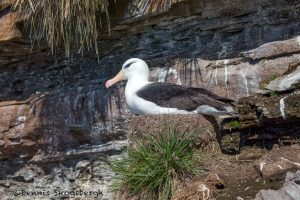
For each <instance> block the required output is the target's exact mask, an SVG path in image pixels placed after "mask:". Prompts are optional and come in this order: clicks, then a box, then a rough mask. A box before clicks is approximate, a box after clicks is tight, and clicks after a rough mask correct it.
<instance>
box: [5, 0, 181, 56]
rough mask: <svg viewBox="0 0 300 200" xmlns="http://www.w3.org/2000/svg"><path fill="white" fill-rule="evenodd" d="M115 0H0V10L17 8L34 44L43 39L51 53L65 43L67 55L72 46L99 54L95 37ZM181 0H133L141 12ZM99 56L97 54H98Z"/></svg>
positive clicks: (75, 48)
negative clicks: (141, 8) (92, 50)
mask: <svg viewBox="0 0 300 200" xmlns="http://www.w3.org/2000/svg"><path fill="white" fill-rule="evenodd" d="M116 1H117V0H0V11H1V10H2V9H5V8H7V7H10V8H12V9H13V10H16V11H18V12H20V13H22V14H21V19H22V20H24V21H25V29H26V30H27V32H28V33H29V39H30V40H31V42H32V44H33V45H40V43H41V42H44V41H46V43H47V45H48V46H49V47H50V48H51V50H52V54H53V53H54V51H55V49H60V48H61V47H64V49H65V54H66V56H67V57H70V55H71V51H72V50H77V51H78V53H82V52H83V50H90V49H94V50H95V51H96V54H97V55H98V45H97V38H98V33H99V29H100V28H102V25H103V22H102V21H103V20H104V23H105V22H106V25H107V27H108V30H109V31H110V20H109V11H108V8H109V5H110V3H113V2H116ZM179 1H182V0H147V1H144V0H136V2H134V3H135V4H142V5H143V10H142V14H147V13H152V12H158V11H161V10H164V9H166V8H167V7H169V6H170V5H172V4H173V3H177V2H179ZM98 56H99V55H98Z"/></svg>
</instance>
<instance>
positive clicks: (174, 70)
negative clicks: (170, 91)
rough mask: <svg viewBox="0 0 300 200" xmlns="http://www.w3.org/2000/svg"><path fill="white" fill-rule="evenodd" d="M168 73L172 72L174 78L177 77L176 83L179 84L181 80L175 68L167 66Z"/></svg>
mask: <svg viewBox="0 0 300 200" xmlns="http://www.w3.org/2000/svg"><path fill="white" fill-rule="evenodd" d="M168 74H173V75H174V78H175V79H177V84H178V85H181V81H180V78H179V76H178V73H177V70H176V69H173V68H169V71H168Z"/></svg>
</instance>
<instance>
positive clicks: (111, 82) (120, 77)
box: [105, 70, 125, 88]
mask: <svg viewBox="0 0 300 200" xmlns="http://www.w3.org/2000/svg"><path fill="white" fill-rule="evenodd" d="M124 79H125V74H124V71H123V70H121V71H120V72H119V73H118V74H117V75H116V76H115V77H114V78H112V79H110V80H108V81H106V83H105V87H106V88H109V87H111V86H112V85H114V84H115V83H117V82H120V81H123V80H124Z"/></svg>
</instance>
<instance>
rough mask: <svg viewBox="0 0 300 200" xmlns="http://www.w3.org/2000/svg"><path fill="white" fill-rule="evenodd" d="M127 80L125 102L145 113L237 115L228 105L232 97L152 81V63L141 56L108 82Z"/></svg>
mask: <svg viewBox="0 0 300 200" xmlns="http://www.w3.org/2000/svg"><path fill="white" fill-rule="evenodd" d="M123 80H127V83H126V87H125V99H126V104H127V106H128V108H129V110H130V111H131V112H133V113H134V114H137V115H142V114H189V113H199V114H205V115H235V114H237V113H235V112H232V111H230V110H229V109H228V108H230V107H231V106H234V104H233V103H234V101H233V100H231V99H227V98H223V97H220V96H218V95H216V94H214V93H212V92H211V91H209V90H207V89H204V88H196V87H187V86H183V85H177V84H172V83H157V82H149V67H148V65H147V64H146V62H145V61H143V60H141V59H139V58H131V59H129V60H127V61H126V62H125V63H124V64H123V66H122V69H121V70H120V72H119V73H118V74H117V75H116V76H115V77H114V78H112V79H110V80H108V81H107V82H106V83H105V86H106V88H109V87H111V86H112V85H114V84H116V83H118V82H120V81H123Z"/></svg>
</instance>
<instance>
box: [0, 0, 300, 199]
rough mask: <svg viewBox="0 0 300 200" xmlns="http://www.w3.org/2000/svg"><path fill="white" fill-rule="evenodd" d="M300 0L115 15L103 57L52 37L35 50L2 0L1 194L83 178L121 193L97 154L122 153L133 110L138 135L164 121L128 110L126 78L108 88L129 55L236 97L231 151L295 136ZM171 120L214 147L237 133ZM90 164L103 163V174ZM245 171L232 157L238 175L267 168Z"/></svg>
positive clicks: (102, 41)
mask: <svg viewBox="0 0 300 200" xmlns="http://www.w3.org/2000/svg"><path fill="white" fill-rule="evenodd" d="M299 9H300V4H299V2H298V1H288V0H279V1H278V0H277V1H261V0H257V1H252V2H250V1H245V0H238V1H224V0H213V1H211V0H210V1H208V0H207V1H183V2H181V3H179V4H174V5H173V6H172V7H171V8H170V9H169V10H168V11H166V12H163V13H160V14H154V15H152V16H151V17H147V16H146V17H140V18H134V19H130V18H129V19H125V20H122V21H121V22H118V23H117V24H116V23H115V22H113V24H114V25H113V27H112V29H111V30H112V31H111V35H110V36H107V35H105V34H104V35H101V37H100V38H99V42H98V43H99V44H98V46H99V47H101V48H100V49H99V60H98V59H97V57H96V55H95V54H94V53H93V52H85V53H84V54H83V55H80V56H79V55H77V54H74V56H73V57H72V59H71V60H68V59H65V58H64V57H63V56H62V55H63V53H62V51H60V50H58V51H57V52H56V53H55V55H54V56H53V55H51V54H50V53H49V49H48V48H46V47H43V45H38V46H36V47H34V48H32V47H31V44H30V43H29V42H28V41H26V39H20V37H21V35H22V31H20V30H18V29H17V27H18V26H16V23H19V21H18V20H17V18H16V13H12V12H10V11H9V10H8V9H5V10H1V11H0V162H1V163H0V164H1V167H3V170H2V171H1V172H0V191H1V195H2V196H0V198H1V199H15V197H14V196H13V195H14V194H13V193H12V191H13V190H16V189H18V188H24V190H25V189H26V190H29V189H30V190H35V189H37V190H40V189H42V190H47V191H48V190H49V191H50V190H51V191H53V190H54V189H60V190H67V191H69V190H71V189H72V190H73V189H76V188H77V189H78V188H80V186H81V185H82V186H84V187H85V188H90V189H91V188H92V189H93V190H94V189H97V190H101V191H102V190H103V197H105V198H108V199H110V198H112V196H111V195H112V194H111V193H109V192H108V191H107V189H106V186H107V182H105V181H106V180H107V181H108V180H109V179H110V177H111V172H109V171H105V170H106V169H107V168H105V163H103V162H102V160H101V159H98V158H97V157H98V156H100V155H101V156H103V155H111V154H116V156H117V157H118V156H119V157H121V156H122V151H121V150H122V148H123V147H125V146H126V145H127V143H126V142H127V133H128V131H127V129H128V127H127V125H128V124H129V122H128V119H131V120H133V121H132V123H131V126H132V128H133V130H135V131H133V132H131V133H130V135H131V136H132V137H137V138H138V137H140V134H141V133H143V132H145V131H148V129H150V128H151V129H152V130H153V131H154V130H156V128H158V129H159V127H154V128H153V126H154V124H155V123H154V124H153V122H155V121H156V122H160V123H161V120H159V119H158V120H157V119H154V118H152V119H150V118H151V117H150V118H149V117H148V116H145V117H141V118H135V119H133V118H129V117H131V114H130V113H128V112H127V110H126V105H125V101H124V97H123V89H124V87H123V86H124V84H123V85H122V84H120V85H119V86H118V87H114V88H112V89H110V90H107V89H105V88H104V86H103V85H104V84H103V83H104V82H105V80H107V79H108V78H110V77H112V76H113V75H114V74H115V73H116V72H117V71H119V69H120V67H121V65H122V64H123V62H124V61H125V60H127V59H128V58H130V57H139V58H142V59H144V60H146V62H147V63H148V64H149V66H150V70H151V80H152V81H159V82H174V83H177V84H183V85H191V86H197V87H205V88H207V89H210V90H212V91H213V92H215V93H217V94H219V95H221V96H224V97H228V98H232V99H235V100H237V102H239V103H238V107H239V110H240V113H241V115H240V127H238V128H236V129H237V130H235V133H236V134H237V136H238V137H239V138H240V140H239V141H238V145H237V146H238V147H237V146H234V147H231V146H230V147H228V148H229V149H235V152H239V151H240V148H243V147H245V146H251V145H254V144H255V145H257V146H260V147H262V148H265V147H266V145H265V144H271V145H270V147H268V148H269V149H270V148H272V147H274V145H275V144H276V145H277V144H282V139H285V140H284V141H285V142H287V143H288V144H297V141H298V140H297V139H299V130H300V129H299V113H300V110H299V108H300V106H299V92H298V91H297V90H298V89H299V73H298V72H299V65H300V39H299V35H300V28H299V26H300V12H299ZM23 38H25V36H24V37H23ZM269 90H271V91H273V93H272V92H271V91H269ZM173 120H174V121H173V122H172V123H174V124H176V123H177V122H178V126H179V127H183V128H184V126H186V125H188V126H189V128H196V129H198V130H199V129H201V130H204V131H203V132H201V133H203V134H200V135H199V137H200V140H199V147H201V148H203V149H210V150H213V151H215V150H216V149H218V148H219V145H220V142H221V143H224V142H225V143H226V142H227V144H230V141H231V140H232V137H229V139H228V141H226V140H224V139H222V138H219V140H218V142H219V144H218V143H214V142H213V141H214V138H216V137H217V134H216V133H215V132H216V131H215V128H214V127H213V125H211V124H210V123H209V121H208V120H207V119H206V118H204V117H202V116H193V117H191V116H184V117H178V118H177V119H176V117H175V118H174V119H173ZM176 120H177V121H176ZM144 122H146V123H144ZM147 123H148V125H146V124H147ZM134 124H136V126H133V125H134ZM156 124H157V125H159V123H156ZM229 129H230V128H229ZM227 132H230V131H227ZM220 136H222V137H223V138H224V135H220ZM268 139H269V140H268ZM274 140H276V142H274ZM258 141H259V142H258ZM266 141H271V142H270V143H268V142H266ZM262 144H263V145H262ZM234 145H236V142H235V144H234ZM267 146H268V145H267ZM225 147H226V145H225ZM241 154H242V151H241ZM262 154H263V153H259V154H255V153H254V154H251V155H252V157H251V155H250V154H249V155H248V156H247V157H245V159H244V160H247V159H252V158H255V159H258V158H260V157H261V156H262ZM222 159H223V160H222ZM226 159H227V158H224V157H220V160H218V161H220V163H222V166H221V165H215V166H214V167H215V169H214V170H212V171H213V172H215V173H219V172H218V171H219V170H221V168H222V167H223V166H225V169H229V168H230V167H232V166H231V165H227V164H228V162H227V161H228V160H226ZM286 159H289V160H290V158H289V157H286ZM245 162H247V161H245ZM276 162H277V161H276ZM276 162H275V163H276ZM278 162H282V160H281V161H280V160H279V161H278ZM292 162H296V160H292ZM297 162H298V161H297ZM216 163H217V162H216ZM287 163H288V162H287ZM282 165H283V164H282ZM280 166H281V165H280ZM91 168H97V170H98V171H97V170H95V174H94V172H90V169H91ZM239 169H240V168H239V165H237V166H235V167H233V170H232V171H234V172H235V173H231V174H230V176H228V177H233V176H236V174H238V175H239V176H240V177H245V176H247V175H249V174H250V175H249V176H251V175H253V174H254V173H257V174H255V175H254V176H255V177H260V174H259V172H257V171H256V170H255V167H254V166H253V168H251V170H250V169H249V171H250V172H249V173H248V172H247V173H245V174H246V175H244V174H243V173H242V172H244V171H242V172H241V173H239ZM264 169H265V170H266V169H267V168H264ZM287 169H291V168H289V167H288V164H287ZM101 170H104V171H101ZM268 173H269V174H272V173H273V172H268ZM265 174H267V172H266V171H265ZM225 185H229V184H225ZM193 187H194V186H193V184H191V188H193ZM195 187H196V186H195ZM244 189H245V188H244ZM2 191H3V192H4V193H2ZM6 194H7V195H6ZM252 196H253V195H252ZM52 197H53V198H54V199H55V197H54V196H53V193H52V196H51V198H52ZM22 198H23V199H24V198H25V197H22ZM22 198H21V197H20V199H22ZM27 198H28V199H30V198H33V196H27ZM42 198H45V199H47V198H46V197H45V196H40V199H42ZM79 199H80V198H79ZM220 199H222V196H221V197H220Z"/></svg>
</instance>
